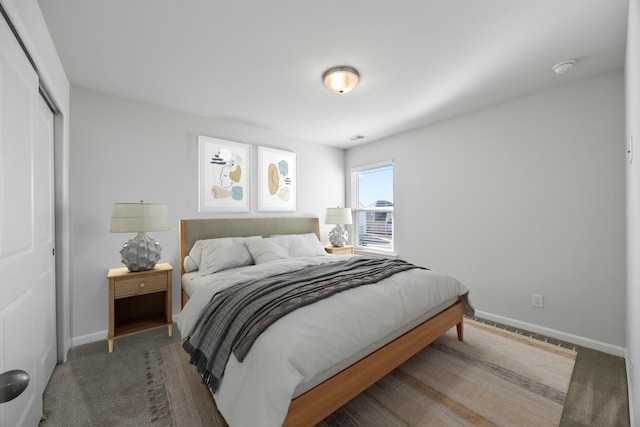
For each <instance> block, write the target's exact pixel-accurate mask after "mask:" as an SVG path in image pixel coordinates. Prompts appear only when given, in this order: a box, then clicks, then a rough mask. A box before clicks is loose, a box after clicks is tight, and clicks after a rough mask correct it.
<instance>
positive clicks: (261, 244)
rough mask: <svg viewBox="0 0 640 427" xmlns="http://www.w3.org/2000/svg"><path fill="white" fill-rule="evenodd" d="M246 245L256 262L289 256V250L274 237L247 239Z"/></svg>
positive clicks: (261, 262) (260, 262)
mask: <svg viewBox="0 0 640 427" xmlns="http://www.w3.org/2000/svg"><path fill="white" fill-rule="evenodd" d="M247 247H248V248H249V252H251V256H253V260H254V261H255V263H256V264H263V263H265V262H269V261H275V260H277V259H286V258H289V251H287V249H286V248H284V247H283V246H282V245H281V244H280V242H278V241H276V239H274V238H269V239H261V240H252V241H248V242H247Z"/></svg>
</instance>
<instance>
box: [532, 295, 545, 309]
mask: <svg viewBox="0 0 640 427" xmlns="http://www.w3.org/2000/svg"><path fill="white" fill-rule="evenodd" d="M531 305H533V306H534V307H538V308H543V307H544V296H542V295H540V294H531Z"/></svg>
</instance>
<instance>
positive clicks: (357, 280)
mask: <svg viewBox="0 0 640 427" xmlns="http://www.w3.org/2000/svg"><path fill="white" fill-rule="evenodd" d="M413 268H423V267H417V266H415V265H413V264H410V263H408V262H406V261H403V260H398V259H387V258H368V257H360V256H358V257H353V258H349V259H348V260H345V261H337V262H332V263H328V264H322V265H313V266H308V267H305V268H302V269H300V270H296V271H289V272H286V273H281V274H277V275H274V276H270V277H266V278H261V279H258V280H254V281H251V282H248V283H240V284H237V285H235V286H231V287H229V288H227V289H225V290H223V291H221V292H218V293H217V294H215V295H214V296H213V298H212V299H211V301H210V303H209V305H208V306H207V308H206V309H205V310H204V312H203V315H202V317H201V318H200V320H199V322H198V324H197V325H196V327H195V329H194V331H193V333H192V335H191V336H189V337H187V339H186V340H185V342H184V344H183V347H184V349H185V350H186V351H187V352H188V353H189V354H190V355H191V360H190V361H191V363H192V364H193V365H195V366H196V367H197V369H198V371H199V372H200V374H201V375H202V379H203V382H204V383H206V384H207V385H208V386H209V388H210V389H211V391H213V392H215V391H216V390H217V388H218V384H219V382H220V379H221V378H222V376H223V375H224V369H225V366H226V365H227V361H228V360H229V357H230V356H231V353H232V352H233V353H234V354H235V356H236V358H237V359H238V361H240V362H242V360H243V359H244V357H245V356H246V354H247V352H248V351H249V349H250V348H251V345H252V344H253V342H254V341H255V340H256V338H257V337H258V336H259V335H260V333H262V332H263V331H264V330H265V329H267V328H268V327H269V325H271V324H272V323H273V322H275V321H276V320H278V319H279V318H281V317H282V316H284V315H286V314H287V313H290V312H291V311H293V310H295V309H297V308H299V307H303V306H305V305H308V304H311V303H313V302H316V301H319V300H321V299H323V298H327V297H329V296H331V295H334V294H336V293H338V292H341V291H344V290H347V289H351V288H354V287H357V286H361V285H366V284H371V283H376V282H378V281H380V280H382V279H385V278H387V277H389V276H392V275H393V274H396V273H399V272H401V271H405V270H410V269H413Z"/></svg>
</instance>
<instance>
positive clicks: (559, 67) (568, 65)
mask: <svg viewBox="0 0 640 427" xmlns="http://www.w3.org/2000/svg"><path fill="white" fill-rule="evenodd" d="M574 65H576V61H574V60H573V59H572V60H570V61H564V62H561V63H559V64H556V65H554V66H553V68H552V70H553V72H554V73H556V74H564V73H566V72H567V71H569V70H570V69H572V68H573V66H574Z"/></svg>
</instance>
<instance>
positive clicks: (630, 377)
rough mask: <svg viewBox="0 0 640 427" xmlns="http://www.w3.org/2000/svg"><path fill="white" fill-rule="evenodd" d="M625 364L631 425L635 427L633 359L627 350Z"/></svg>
mask: <svg viewBox="0 0 640 427" xmlns="http://www.w3.org/2000/svg"><path fill="white" fill-rule="evenodd" d="M624 362H625V366H626V368H627V395H628V397H629V425H630V427H634V426H635V425H636V423H635V417H634V415H633V414H634V409H633V388H634V385H633V383H634V381H635V378H634V377H633V363H632V362H631V358H630V357H629V352H628V351H627V350H626V349H625V351H624Z"/></svg>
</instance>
